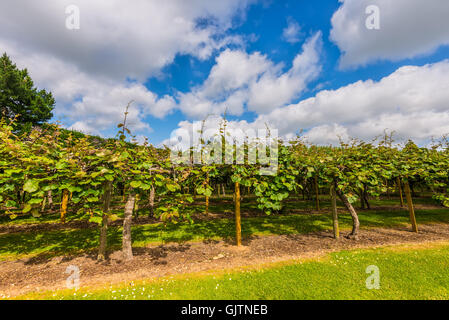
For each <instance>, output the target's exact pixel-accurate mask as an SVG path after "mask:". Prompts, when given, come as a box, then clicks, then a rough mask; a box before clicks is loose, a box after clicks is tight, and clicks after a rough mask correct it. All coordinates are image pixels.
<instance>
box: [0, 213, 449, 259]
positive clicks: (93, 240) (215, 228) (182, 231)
mask: <svg viewBox="0 0 449 320" xmlns="http://www.w3.org/2000/svg"><path fill="white" fill-rule="evenodd" d="M416 216H417V221H418V223H449V209H444V208H443V209H432V210H416ZM359 218H360V223H361V226H362V227H364V228H366V227H398V226H406V225H409V218H408V212H407V211H406V210H393V211H375V210H371V211H361V212H360V213H359ZM339 222H340V226H341V228H342V229H349V228H350V227H351V218H350V216H349V215H348V214H341V215H340V216H339ZM331 228H332V220H331V217H330V214H313V215H310V214H309V215H308V214H295V215H272V216H266V217H256V218H244V219H242V234H243V237H244V238H245V237H249V236H253V235H280V234H297V233H300V234H305V233H310V232H316V231H325V230H331ZM121 230H122V229H121V227H111V228H109V233H108V243H109V245H110V247H111V248H115V249H117V248H120V245H121ZM234 230H235V226H234V220H233V219H216V220H212V221H203V222H197V223H194V224H187V223H186V224H177V225H174V224H169V225H167V226H165V227H164V226H163V225H162V224H150V225H138V226H134V227H133V228H132V236H133V246H135V247H142V246H146V245H148V244H151V243H154V244H158V243H168V242H185V241H201V240H214V239H215V240H217V239H225V240H229V241H232V240H233V238H234V232H235V231H234ZM98 234H99V230H98V228H95V229H64V230H57V231H45V232H22V233H11V234H2V235H0V260H4V259H17V258H19V257H24V256H35V255H40V254H45V255H49V256H52V255H66V254H72V253H79V252H83V251H86V250H91V249H96V248H97V247H98Z"/></svg>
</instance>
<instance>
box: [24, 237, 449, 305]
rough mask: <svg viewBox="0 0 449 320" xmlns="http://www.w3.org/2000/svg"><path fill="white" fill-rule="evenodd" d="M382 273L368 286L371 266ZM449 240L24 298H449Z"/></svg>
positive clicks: (25, 297)
mask: <svg viewBox="0 0 449 320" xmlns="http://www.w3.org/2000/svg"><path fill="white" fill-rule="evenodd" d="M370 265H375V266H377V267H378V268H379V271H380V289H367V288H366V279H367V277H368V276H370V274H367V273H366V268H367V267H368V266H370ZM448 269H449V243H448V242H444V243H434V244H426V245H414V246H399V247H386V248H378V249H364V250H356V251H341V252H337V253H331V254H328V255H326V256H323V257H321V258H319V259H315V260H308V261H302V262H298V261H296V262H290V263H287V264H285V263H284V264H283V265H280V264H277V265H272V266H265V267H263V268H262V267H259V268H257V269H255V268H253V269H240V270H233V271H227V272H226V271H220V272H215V273H211V272H209V273H201V274H190V275H189V274H187V275H182V276H176V277H165V278H161V279H157V280H147V281H142V282H136V283H134V284H133V285H127V286H126V285H121V286H110V287H107V288H81V289H80V290H78V291H77V292H75V291H70V290H64V291H59V292H56V293H53V292H46V293H40V294H30V295H27V296H23V297H20V298H21V299H239V300H243V299H449V272H447V271H448Z"/></svg>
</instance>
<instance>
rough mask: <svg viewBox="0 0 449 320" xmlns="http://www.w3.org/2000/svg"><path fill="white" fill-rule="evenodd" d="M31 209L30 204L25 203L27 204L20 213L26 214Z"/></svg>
mask: <svg viewBox="0 0 449 320" xmlns="http://www.w3.org/2000/svg"><path fill="white" fill-rule="evenodd" d="M31 208H32V206H31V204H29V203H27V204H26V205H25V206H24V207H23V210H22V212H23V213H27V212H29V211H30V210H31Z"/></svg>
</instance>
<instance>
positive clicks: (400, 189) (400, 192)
mask: <svg viewBox="0 0 449 320" xmlns="http://www.w3.org/2000/svg"><path fill="white" fill-rule="evenodd" d="M396 183H397V185H398V191H399V199H400V200H401V207H404V197H403V196H402V187H401V179H400V178H399V177H397V178H396Z"/></svg>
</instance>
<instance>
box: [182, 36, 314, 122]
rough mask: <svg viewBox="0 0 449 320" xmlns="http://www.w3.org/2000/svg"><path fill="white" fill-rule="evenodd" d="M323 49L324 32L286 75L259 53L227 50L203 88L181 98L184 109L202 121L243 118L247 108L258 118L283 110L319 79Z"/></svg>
mask: <svg viewBox="0 0 449 320" xmlns="http://www.w3.org/2000/svg"><path fill="white" fill-rule="evenodd" d="M321 47H322V39H321V32H317V33H315V34H314V35H313V36H311V37H310V38H309V39H307V41H306V42H305V43H304V45H303V46H302V52H300V53H298V55H297V56H296V57H295V59H294V60H293V63H292V66H291V68H290V69H288V70H287V71H286V72H282V68H283V67H284V66H283V65H282V64H274V63H273V62H272V61H271V60H269V59H268V58H267V56H265V55H262V54H260V53H259V52H255V53H252V54H247V53H246V52H243V51H240V50H225V51H223V52H222V53H221V54H220V55H219V56H218V57H217V59H216V64H215V66H214V67H213V68H212V70H211V72H210V74H209V76H208V78H207V79H206V80H205V81H204V83H203V84H202V85H199V86H197V87H195V88H193V89H192V90H191V92H188V93H180V94H179V100H180V109H181V110H182V111H183V112H184V113H185V114H186V115H188V116H190V117H193V118H201V117H204V116H206V115H207V114H210V113H213V114H217V113H221V112H224V111H225V110H227V112H228V113H230V114H232V115H241V114H242V113H243V112H244V111H245V110H246V109H245V106H247V109H248V110H250V111H254V112H256V113H258V114H261V113H267V112H270V111H272V110H273V109H276V108H278V107H282V106H284V105H285V104H287V103H290V102H291V101H292V100H294V99H296V98H298V96H299V95H300V94H301V93H302V92H303V91H304V90H305V89H306V88H307V84H308V83H309V82H310V81H312V80H314V79H315V78H316V77H317V76H318V75H319V73H320V71H321V64H320V61H319V60H320V52H321Z"/></svg>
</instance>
